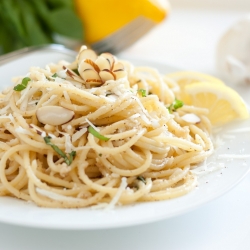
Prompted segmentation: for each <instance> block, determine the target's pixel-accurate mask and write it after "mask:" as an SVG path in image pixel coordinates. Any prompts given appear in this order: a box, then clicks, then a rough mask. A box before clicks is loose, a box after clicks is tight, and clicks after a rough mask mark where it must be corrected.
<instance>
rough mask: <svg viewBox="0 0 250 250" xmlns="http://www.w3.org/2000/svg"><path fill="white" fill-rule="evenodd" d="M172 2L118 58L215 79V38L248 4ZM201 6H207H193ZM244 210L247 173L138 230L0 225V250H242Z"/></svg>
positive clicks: (249, 241)
mask: <svg viewBox="0 0 250 250" xmlns="http://www.w3.org/2000/svg"><path fill="white" fill-rule="evenodd" d="M218 2H219V3H218ZM171 3H172V5H173V8H172V12H171V14H170V16H169V18H168V19H167V20H166V21H165V22H163V23H162V24H161V25H159V26H158V27H156V28H155V29H154V30H152V31H151V32H150V33H149V34H147V35H146V36H145V37H144V38H142V39H141V40H140V41H138V42H137V43H136V44H134V45H133V46H132V47H130V48H129V49H127V50H126V51H124V52H123V53H121V55H120V56H126V57H127V56H132V57H140V58H144V59H147V60H154V61H158V62H162V63H165V64H166V65H172V66H175V67H178V68H183V69H190V70H198V71H202V72H207V73H211V74H215V75H216V74H217V72H216V70H215V66H214V65H215V51H216V45H217V43H218V40H219V38H220V37H221V35H222V34H223V33H224V32H225V31H226V30H227V29H228V28H229V27H230V26H231V25H232V24H233V23H234V22H236V21H237V20H239V19H240V18H242V17H244V16H245V15H246V14H247V13H248V11H250V6H249V5H250V4H249V1H243V0H241V1H238V0H237V1H236V0H231V1H226V0H223V1H222V0H218V1H215V0H214V1H212V0H211V1H202V0H200V1H199V0H196V1H195V0H194V1H191V0H190V1H188V0H186V1H181V0H176V1H174V0H172V2H171ZM183 3H185V5H187V3H188V7H187V8H183V7H182V6H183V5H182V4H183ZM201 3H203V6H206V8H198V7H199V6H200V5H201ZM216 3H217V4H216ZM197 6H198V7H197ZM213 6H214V7H213ZM241 6H243V8H242V7H241ZM222 7H223V8H222ZM227 7H229V8H227ZM246 136H249V134H248V135H246ZM248 153H249V152H248ZM249 211H250V175H248V176H247V177H246V178H245V179H244V180H243V181H242V182H241V183H240V184H239V185H238V186H237V187H235V188H234V189H233V190H231V191H230V192H228V193H227V194H225V195H224V196H223V197H220V198H219V199H217V200H215V201H212V202H210V203H209V204H206V205H204V206H202V207H200V208H198V209H196V210H195V211H192V212H189V213H187V214H185V215H182V216H179V217H176V218H172V219H168V220H164V221H161V222H157V223H151V224H146V225H142V226H135V227H128V228H121V229H110V230H97V231H59V230H44V229H32V228H24V227H18V226H12V225H7V224H0V249H3V250H12V249H19V250H34V249H35V250H41V249H46V250H52V249H53V250H56V249H60V250H64V249H71V250H77V249H93V250H97V249H98V250H100V249H109V250H114V249H116V250H118V249H119V250H123V249H124V250H125V249H130V250H134V249H143V250H152V249H156V250H158V249H159V250H160V249H170V250H175V249H176V250H177V249H178V250H188V249H192V250H207V249H208V250H210V249H211V250H219V249H220V250H221V249H227V250H236V249H237V250H245V249H250V213H249ZM62 219H63V218H62Z"/></svg>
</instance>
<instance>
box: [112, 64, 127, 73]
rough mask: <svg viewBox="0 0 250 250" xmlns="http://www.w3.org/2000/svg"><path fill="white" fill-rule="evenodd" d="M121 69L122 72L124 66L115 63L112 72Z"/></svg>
mask: <svg viewBox="0 0 250 250" xmlns="http://www.w3.org/2000/svg"><path fill="white" fill-rule="evenodd" d="M121 69H122V70H124V65H123V64H122V63H121V62H117V63H115V64H114V67H113V70H112V71H116V70H121Z"/></svg>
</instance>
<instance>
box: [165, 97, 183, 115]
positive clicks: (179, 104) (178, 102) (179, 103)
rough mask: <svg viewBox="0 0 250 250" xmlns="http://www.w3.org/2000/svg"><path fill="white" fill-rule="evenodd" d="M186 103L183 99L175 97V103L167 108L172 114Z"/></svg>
mask: <svg viewBox="0 0 250 250" xmlns="http://www.w3.org/2000/svg"><path fill="white" fill-rule="evenodd" d="M183 105H184V103H183V101H181V100H177V99H175V100H174V101H173V103H171V104H170V105H169V107H168V108H167V109H168V111H169V113H170V114H172V113H173V112H175V111H176V110H177V109H179V108H181V107H182V106H183Z"/></svg>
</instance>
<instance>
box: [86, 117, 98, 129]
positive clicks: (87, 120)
mask: <svg viewBox="0 0 250 250" xmlns="http://www.w3.org/2000/svg"><path fill="white" fill-rule="evenodd" d="M85 121H86V122H87V123H88V124H89V125H90V126H91V127H93V128H94V129H95V130H96V131H97V132H100V129H99V128H97V127H96V126H95V125H94V124H93V123H92V122H91V121H90V120H89V119H88V118H85Z"/></svg>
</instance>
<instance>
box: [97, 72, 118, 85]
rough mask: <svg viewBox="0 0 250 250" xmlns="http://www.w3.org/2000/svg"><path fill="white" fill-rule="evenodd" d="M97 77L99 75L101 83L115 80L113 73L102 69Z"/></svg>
mask: <svg viewBox="0 0 250 250" xmlns="http://www.w3.org/2000/svg"><path fill="white" fill-rule="evenodd" d="M99 75H100V77H101V79H102V81H103V82H106V81H108V80H115V79H116V77H115V75H114V74H113V72H111V71H110V70H108V69H104V70H102V71H100V73H99Z"/></svg>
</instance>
